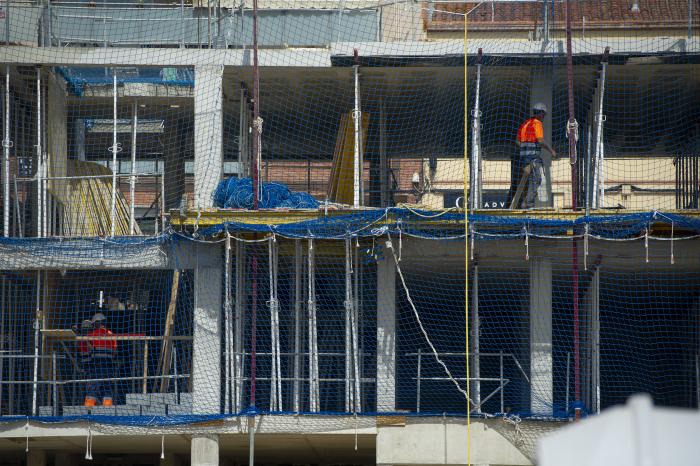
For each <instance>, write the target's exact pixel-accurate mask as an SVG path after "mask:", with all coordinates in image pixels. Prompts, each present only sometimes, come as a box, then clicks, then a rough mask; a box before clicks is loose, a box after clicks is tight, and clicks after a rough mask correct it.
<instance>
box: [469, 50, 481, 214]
mask: <svg viewBox="0 0 700 466" xmlns="http://www.w3.org/2000/svg"><path fill="white" fill-rule="evenodd" d="M481 57H482V52H481V49H479V54H478V55H477V62H476V89H475V92H474V109H473V110H472V160H471V174H470V176H469V181H470V183H469V184H470V189H469V190H470V195H469V196H470V198H471V199H470V200H471V205H470V207H471V209H470V210H471V211H472V212H474V209H478V208H479V207H480V206H481V172H482V168H481V105H480V99H479V93H480V90H481Z"/></svg>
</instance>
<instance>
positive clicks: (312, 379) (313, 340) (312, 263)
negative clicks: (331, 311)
mask: <svg viewBox="0 0 700 466" xmlns="http://www.w3.org/2000/svg"><path fill="white" fill-rule="evenodd" d="M308 260H309V265H308V274H309V276H308V310H309V323H308V325H309V411H311V412H317V411H318V410H319V399H318V397H319V392H318V382H319V381H318V342H317V336H318V334H317V329H316V252H315V250H314V240H313V239H312V238H310V239H309V251H308Z"/></svg>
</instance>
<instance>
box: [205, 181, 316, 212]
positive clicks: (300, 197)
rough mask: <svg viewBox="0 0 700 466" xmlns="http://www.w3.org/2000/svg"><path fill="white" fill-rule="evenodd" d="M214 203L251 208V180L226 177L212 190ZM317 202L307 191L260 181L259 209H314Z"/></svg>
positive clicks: (221, 205) (238, 207)
mask: <svg viewBox="0 0 700 466" xmlns="http://www.w3.org/2000/svg"><path fill="white" fill-rule="evenodd" d="M213 197H214V205H215V206H216V207H223V208H232V209H252V208H253V180H252V179H250V178H228V179H225V180H223V181H221V182H219V185H218V186H217V187H216V189H215V190H214V194H213ZM318 206H319V202H318V201H317V200H316V199H315V198H314V197H313V196H312V195H311V194H309V193H306V192H293V191H290V189H289V187H287V186H286V185H284V184H282V183H262V185H261V187H260V197H259V199H258V207H259V208H261V209H276V208H286V209H316V208H317V207H318Z"/></svg>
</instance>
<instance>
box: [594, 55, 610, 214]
mask: <svg viewBox="0 0 700 466" xmlns="http://www.w3.org/2000/svg"><path fill="white" fill-rule="evenodd" d="M609 53H610V48H609V47H606V48H605V51H604V52H603V60H602V62H601V64H600V65H601V70H600V78H599V83H598V89H599V92H598V102H597V104H598V108H597V111H596V113H595V125H596V130H595V157H594V158H593V160H594V162H593V163H594V166H593V173H594V180H593V184H594V188H593V189H592V191H593V193H592V194H593V201H592V204H593V207H595V208H599V207H600V206H601V199H602V198H603V196H604V193H602V192H601V191H602V190H603V183H604V181H605V180H604V179H603V121H604V119H605V117H604V115H603V101H604V98H605V77H606V73H607V68H608V55H609Z"/></svg>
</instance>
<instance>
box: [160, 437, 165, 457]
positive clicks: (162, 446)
mask: <svg viewBox="0 0 700 466" xmlns="http://www.w3.org/2000/svg"><path fill="white" fill-rule="evenodd" d="M160 459H162V460H164V459H165V435H161V436H160Z"/></svg>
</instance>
